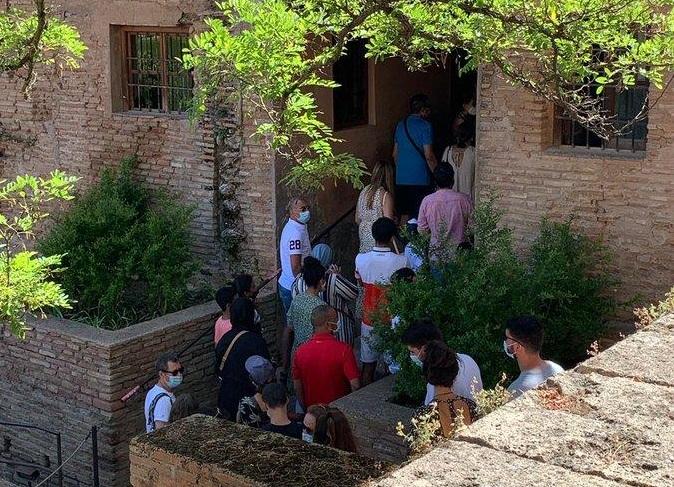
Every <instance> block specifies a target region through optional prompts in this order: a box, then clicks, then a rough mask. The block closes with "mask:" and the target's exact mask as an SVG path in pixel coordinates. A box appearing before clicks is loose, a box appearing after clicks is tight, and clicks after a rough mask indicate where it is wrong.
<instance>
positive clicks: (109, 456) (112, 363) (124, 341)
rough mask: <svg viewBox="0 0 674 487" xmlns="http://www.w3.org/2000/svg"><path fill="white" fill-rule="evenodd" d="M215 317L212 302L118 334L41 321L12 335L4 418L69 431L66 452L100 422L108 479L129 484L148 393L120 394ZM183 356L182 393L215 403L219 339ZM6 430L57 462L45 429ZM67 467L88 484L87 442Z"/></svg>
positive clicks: (4, 378) (22, 445)
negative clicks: (132, 443)
mask: <svg viewBox="0 0 674 487" xmlns="http://www.w3.org/2000/svg"><path fill="white" fill-rule="evenodd" d="M216 315H217V306H216V305H215V304H214V303H208V304H205V305H201V306H195V307H193V308H189V309H187V310H184V311H180V312H178V313H173V314H171V315H167V316H164V317H162V318H158V319H156V320H152V321H149V322H146V323H140V324H138V325H134V326H131V327H129V328H126V329H124V330H120V331H115V332H112V331H107V330H100V329H96V328H91V327H88V326H86V325H81V324H78V323H75V322H71V321H66V320H56V319H53V320H46V321H40V322H38V323H35V325H34V328H33V330H32V331H31V332H29V334H28V337H27V339H26V340H25V341H23V342H21V341H18V340H16V339H15V338H13V337H10V336H8V335H5V336H4V338H3V344H2V352H1V353H0V390H1V391H2V397H3V401H2V402H1V403H0V417H2V419H3V421H16V422H27V423H30V424H33V425H36V426H41V427H43V428H48V429H50V430H54V431H60V432H62V434H63V441H64V445H63V450H64V452H70V451H72V450H74V448H75V447H76V446H77V444H79V441H80V440H81V439H82V438H84V437H85V436H86V434H87V433H88V432H89V429H90V428H91V426H92V425H97V426H99V428H100V434H99V445H100V454H101V460H100V467H101V485H106V486H117V485H119V486H121V485H126V484H127V482H128V440H129V439H130V438H131V437H132V436H134V435H136V434H138V433H139V432H142V431H143V430H144V419H143V400H144V398H143V396H144V394H138V395H137V396H135V397H134V398H133V399H131V400H130V401H129V402H128V403H127V404H126V405H124V403H122V402H121V401H120V399H121V397H122V396H123V395H124V394H125V393H126V392H127V391H128V390H129V389H131V388H132V387H133V386H135V385H137V384H139V383H142V382H144V381H145V380H147V379H149V378H151V377H152V376H153V375H154V362H155V360H156V358H157V356H158V355H159V354H160V353H162V352H164V351H168V350H171V349H175V350H178V349H180V348H182V347H183V346H184V345H186V344H187V343H188V342H189V341H191V340H193V339H194V338H196V337H197V336H198V335H199V334H200V333H202V332H203V331H204V330H206V329H211V328H212V326H213V322H214V320H215V317H216ZM182 360H183V363H184V365H185V367H186V368H187V369H188V374H187V376H186V377H185V385H184V388H183V387H181V392H190V393H192V394H194V395H195V397H196V398H197V399H198V400H199V401H200V402H202V403H206V402H209V401H211V402H212V401H213V400H214V397H215V382H214V379H213V363H214V356H213V343H212V337H211V336H210V335H208V336H206V337H205V338H204V339H202V340H201V341H200V342H199V343H198V344H197V345H196V346H195V347H194V348H193V349H192V350H191V351H190V352H188V353H187V354H186V355H185V356H184V358H183V359H182ZM2 434H3V435H6V434H10V435H12V436H14V437H15V438H16V440H15V441H13V442H12V445H13V448H12V451H14V452H17V453H23V454H24V455H25V456H27V457H29V458H31V457H32V458H33V459H39V455H41V454H42V453H46V454H48V455H50V456H51V461H52V462H53V464H56V458H55V456H54V455H55V450H54V449H53V447H51V446H50V445H51V443H50V444H47V441H48V438H47V437H45V436H44V435H30V436H25V435H24V434H23V433H22V434H21V435H15V434H14V433H8V430H4V429H3V430H2ZM28 440H30V442H29V443H28ZM65 473H66V474H67V475H69V476H72V477H75V478H78V479H79V480H80V481H81V482H82V483H83V485H89V483H90V475H91V448H90V447H89V446H88V445H87V446H86V447H85V448H84V449H83V450H82V453H81V454H79V455H77V456H76V457H75V459H74V461H73V462H72V463H71V464H70V465H68V466H67V467H66V469H65Z"/></svg>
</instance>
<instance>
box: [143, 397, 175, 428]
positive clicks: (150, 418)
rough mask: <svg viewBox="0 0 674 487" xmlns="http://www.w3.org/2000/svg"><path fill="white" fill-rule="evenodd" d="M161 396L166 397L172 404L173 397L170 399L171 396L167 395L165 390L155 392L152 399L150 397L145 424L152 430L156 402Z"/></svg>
mask: <svg viewBox="0 0 674 487" xmlns="http://www.w3.org/2000/svg"><path fill="white" fill-rule="evenodd" d="M163 397H168V398H169V401H171V405H173V399H171V396H169V395H168V394H167V393H166V392H162V393H160V394H157V395H156V396H154V399H152V402H151V403H150V407H149V408H148V411H147V424H148V426H150V427H151V428H152V431H154V430H155V427H154V410H155V409H156V408H157V403H158V402H159V400H160V399H161V398H163Z"/></svg>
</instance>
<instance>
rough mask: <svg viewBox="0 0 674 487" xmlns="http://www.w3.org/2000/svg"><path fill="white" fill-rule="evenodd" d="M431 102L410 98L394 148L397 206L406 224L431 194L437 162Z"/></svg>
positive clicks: (423, 96) (396, 135)
mask: <svg viewBox="0 0 674 487" xmlns="http://www.w3.org/2000/svg"><path fill="white" fill-rule="evenodd" d="M430 116H431V103H430V100H429V99H428V96H426V95H424V94H417V95H414V96H413V97H412V98H411V99H410V115H409V116H407V117H405V118H404V119H403V120H401V121H400V122H398V125H397V126H396V130H395V137H394V145H393V160H394V161H395V163H396V187H395V204H396V211H397V213H398V215H400V223H401V224H402V225H404V224H405V223H406V222H407V219H408V218H416V217H417V214H418V212H419V205H420V204H421V200H422V199H423V198H424V196H426V195H427V194H429V193H430V192H431V174H432V173H433V171H434V170H435V166H436V165H437V163H438V161H437V159H436V157H435V154H434V152H433V127H432V126H431V123H430V122H429V118H430Z"/></svg>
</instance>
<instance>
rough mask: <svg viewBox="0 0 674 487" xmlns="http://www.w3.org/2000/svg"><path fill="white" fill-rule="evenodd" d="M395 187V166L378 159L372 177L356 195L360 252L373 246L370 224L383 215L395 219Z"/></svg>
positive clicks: (366, 250) (367, 250)
mask: <svg viewBox="0 0 674 487" xmlns="http://www.w3.org/2000/svg"><path fill="white" fill-rule="evenodd" d="M394 187H395V167H394V165H393V163H392V162H390V161H378V162H377V163H376V164H375V165H374V168H372V179H371V181H370V184H368V185H367V186H365V187H364V188H363V190H362V191H361V192H360V195H359V196H358V205H357V207H356V224H357V225H358V236H359V237H360V250H359V252H360V253H363V252H369V251H370V250H372V247H374V238H373V237H372V224H373V223H374V222H375V221H376V220H377V219H378V218H381V217H383V216H385V217H387V218H390V219H391V220H394V221H395V209H394V208H395V204H394V200H393V189H394Z"/></svg>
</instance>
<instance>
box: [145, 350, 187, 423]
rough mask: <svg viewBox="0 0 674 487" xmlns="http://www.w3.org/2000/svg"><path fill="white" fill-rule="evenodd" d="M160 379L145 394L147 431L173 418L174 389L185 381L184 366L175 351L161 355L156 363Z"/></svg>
mask: <svg viewBox="0 0 674 487" xmlns="http://www.w3.org/2000/svg"><path fill="white" fill-rule="evenodd" d="M155 369H156V371H157V375H158V377H159V380H158V381H157V383H156V384H155V385H154V387H152V389H150V390H149V391H148V392H147V395H146V396H145V431H146V432H147V433H152V432H153V431H156V430H158V429H160V428H163V427H164V426H166V425H167V424H168V423H169V420H170V418H171V407H173V402H174V401H175V399H176V397H175V395H174V391H175V390H176V389H177V388H178V386H180V384H181V383H182V381H183V373H184V370H183V367H182V365H180V361H179V360H178V354H177V353H175V352H166V353H163V354H162V355H160V356H159V358H158V359H157V362H156V364H155Z"/></svg>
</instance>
